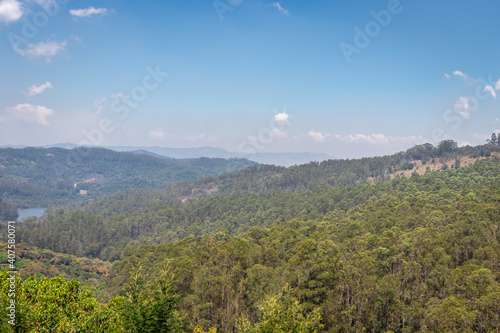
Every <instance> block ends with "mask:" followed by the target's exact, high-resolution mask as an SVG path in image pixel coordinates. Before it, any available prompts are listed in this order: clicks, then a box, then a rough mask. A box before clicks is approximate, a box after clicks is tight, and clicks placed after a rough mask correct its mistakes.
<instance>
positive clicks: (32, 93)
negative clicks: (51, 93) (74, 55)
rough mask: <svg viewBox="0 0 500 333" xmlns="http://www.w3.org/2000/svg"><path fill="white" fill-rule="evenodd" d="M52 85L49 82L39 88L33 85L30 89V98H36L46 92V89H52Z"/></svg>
mask: <svg viewBox="0 0 500 333" xmlns="http://www.w3.org/2000/svg"><path fill="white" fill-rule="evenodd" d="M52 87H53V86H52V83H50V82H49V81H47V82H45V83H43V84H41V85H39V86H36V85H34V84H33V85H32V86H31V87H29V88H28V96H30V97H31V96H36V95H38V94H41V93H43V92H44V90H45V89H49V88H52Z"/></svg>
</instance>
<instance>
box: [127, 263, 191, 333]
mask: <svg viewBox="0 0 500 333" xmlns="http://www.w3.org/2000/svg"><path fill="white" fill-rule="evenodd" d="M143 274H144V272H143V269H142V266H141V265H138V266H137V267H135V268H134V269H133V270H132V272H131V279H130V282H129V283H128V285H127V286H126V287H125V291H126V294H125V297H124V303H123V307H122V311H123V313H122V316H123V326H124V328H125V330H126V331H127V332H131V333H136V332H137V333H139V332H140V333H142V332H147V333H157V332H159V333H161V332H165V333H166V332H182V331H183V329H184V326H185V325H184V322H183V320H181V319H180V318H179V317H178V316H177V303H178V300H179V297H178V296H177V295H175V294H174V292H173V277H172V275H171V274H169V270H168V268H166V267H163V268H162V269H161V271H160V275H159V277H158V278H157V279H155V281H153V282H146V279H145V278H144V275H143Z"/></svg>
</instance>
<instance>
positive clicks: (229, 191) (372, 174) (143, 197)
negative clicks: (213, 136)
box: [84, 140, 500, 216]
mask: <svg viewBox="0 0 500 333" xmlns="http://www.w3.org/2000/svg"><path fill="white" fill-rule="evenodd" d="M495 152H497V153H498V152H500V146H498V145H482V146H476V147H470V146H466V147H457V143H456V142H454V141H452V140H446V141H442V142H441V143H440V144H439V145H438V146H437V147H435V146H433V145H432V144H423V145H417V146H415V147H413V148H411V149H408V150H407V151H405V152H399V153H396V154H393V155H388V156H378V157H369V158H362V159H351V160H350V159H338V160H328V161H323V162H321V163H316V162H311V163H308V164H303V165H298V166H293V167H289V168H284V167H277V166H273V165H264V164H261V165H255V166H252V167H249V168H246V169H243V170H238V171H233V172H230V173H226V174H222V175H218V176H212V177H206V178H200V179H198V180H196V181H191V182H186V183H180V184H176V185H173V186H171V187H169V188H167V189H165V190H158V191H141V190H128V191H122V192H118V193H116V194H114V195H111V196H108V197H105V198H102V199H100V200H94V201H90V202H89V204H88V205H86V207H84V210H86V211H90V212H93V213H99V214H101V215H103V216H107V215H116V214H123V213H127V212H132V211H136V210H138V209H141V208H144V207H151V206H156V205H159V204H175V203H179V202H187V201H190V200H198V199H201V198H204V197H207V196H228V195H235V196H247V195H249V194H266V193H294V192H300V191H305V190H313V189H316V188H318V187H321V186H325V185H330V186H333V187H335V186H337V185H341V186H352V185H358V184H365V183H375V182H378V181H381V180H389V179H391V177H393V176H394V175H395V174H396V173H398V172H410V175H411V172H412V171H411V170H413V169H414V168H417V167H420V168H421V169H420V170H418V171H419V173H421V172H420V171H424V172H425V171H426V169H428V167H429V165H431V164H432V165H433V166H439V167H438V168H437V169H438V170H439V169H442V168H448V165H447V164H446V163H448V164H450V162H451V161H452V162H453V163H452V168H455V167H457V168H458V167H460V163H458V164H456V161H457V159H459V158H461V157H469V158H472V159H477V158H481V157H487V156H491V154H492V153H495ZM417 164H420V166H417ZM445 164H446V167H445ZM433 169H436V168H433ZM117 203H119V204H117Z"/></svg>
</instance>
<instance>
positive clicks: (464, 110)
mask: <svg viewBox="0 0 500 333" xmlns="http://www.w3.org/2000/svg"><path fill="white" fill-rule="evenodd" d="M454 106H455V109H456V110H457V112H458V114H459V115H460V116H461V117H462V118H464V119H469V117H470V111H471V100H470V99H469V98H467V97H464V96H460V97H459V98H458V100H457V101H456V102H455V105H454Z"/></svg>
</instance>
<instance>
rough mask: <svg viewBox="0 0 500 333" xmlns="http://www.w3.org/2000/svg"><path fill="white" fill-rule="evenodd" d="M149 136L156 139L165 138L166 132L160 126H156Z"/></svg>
mask: <svg viewBox="0 0 500 333" xmlns="http://www.w3.org/2000/svg"><path fill="white" fill-rule="evenodd" d="M149 137H150V138H151V139H154V140H159V139H163V138H164V137H165V132H163V131H162V130H161V129H160V128H155V129H153V130H151V131H149Z"/></svg>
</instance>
